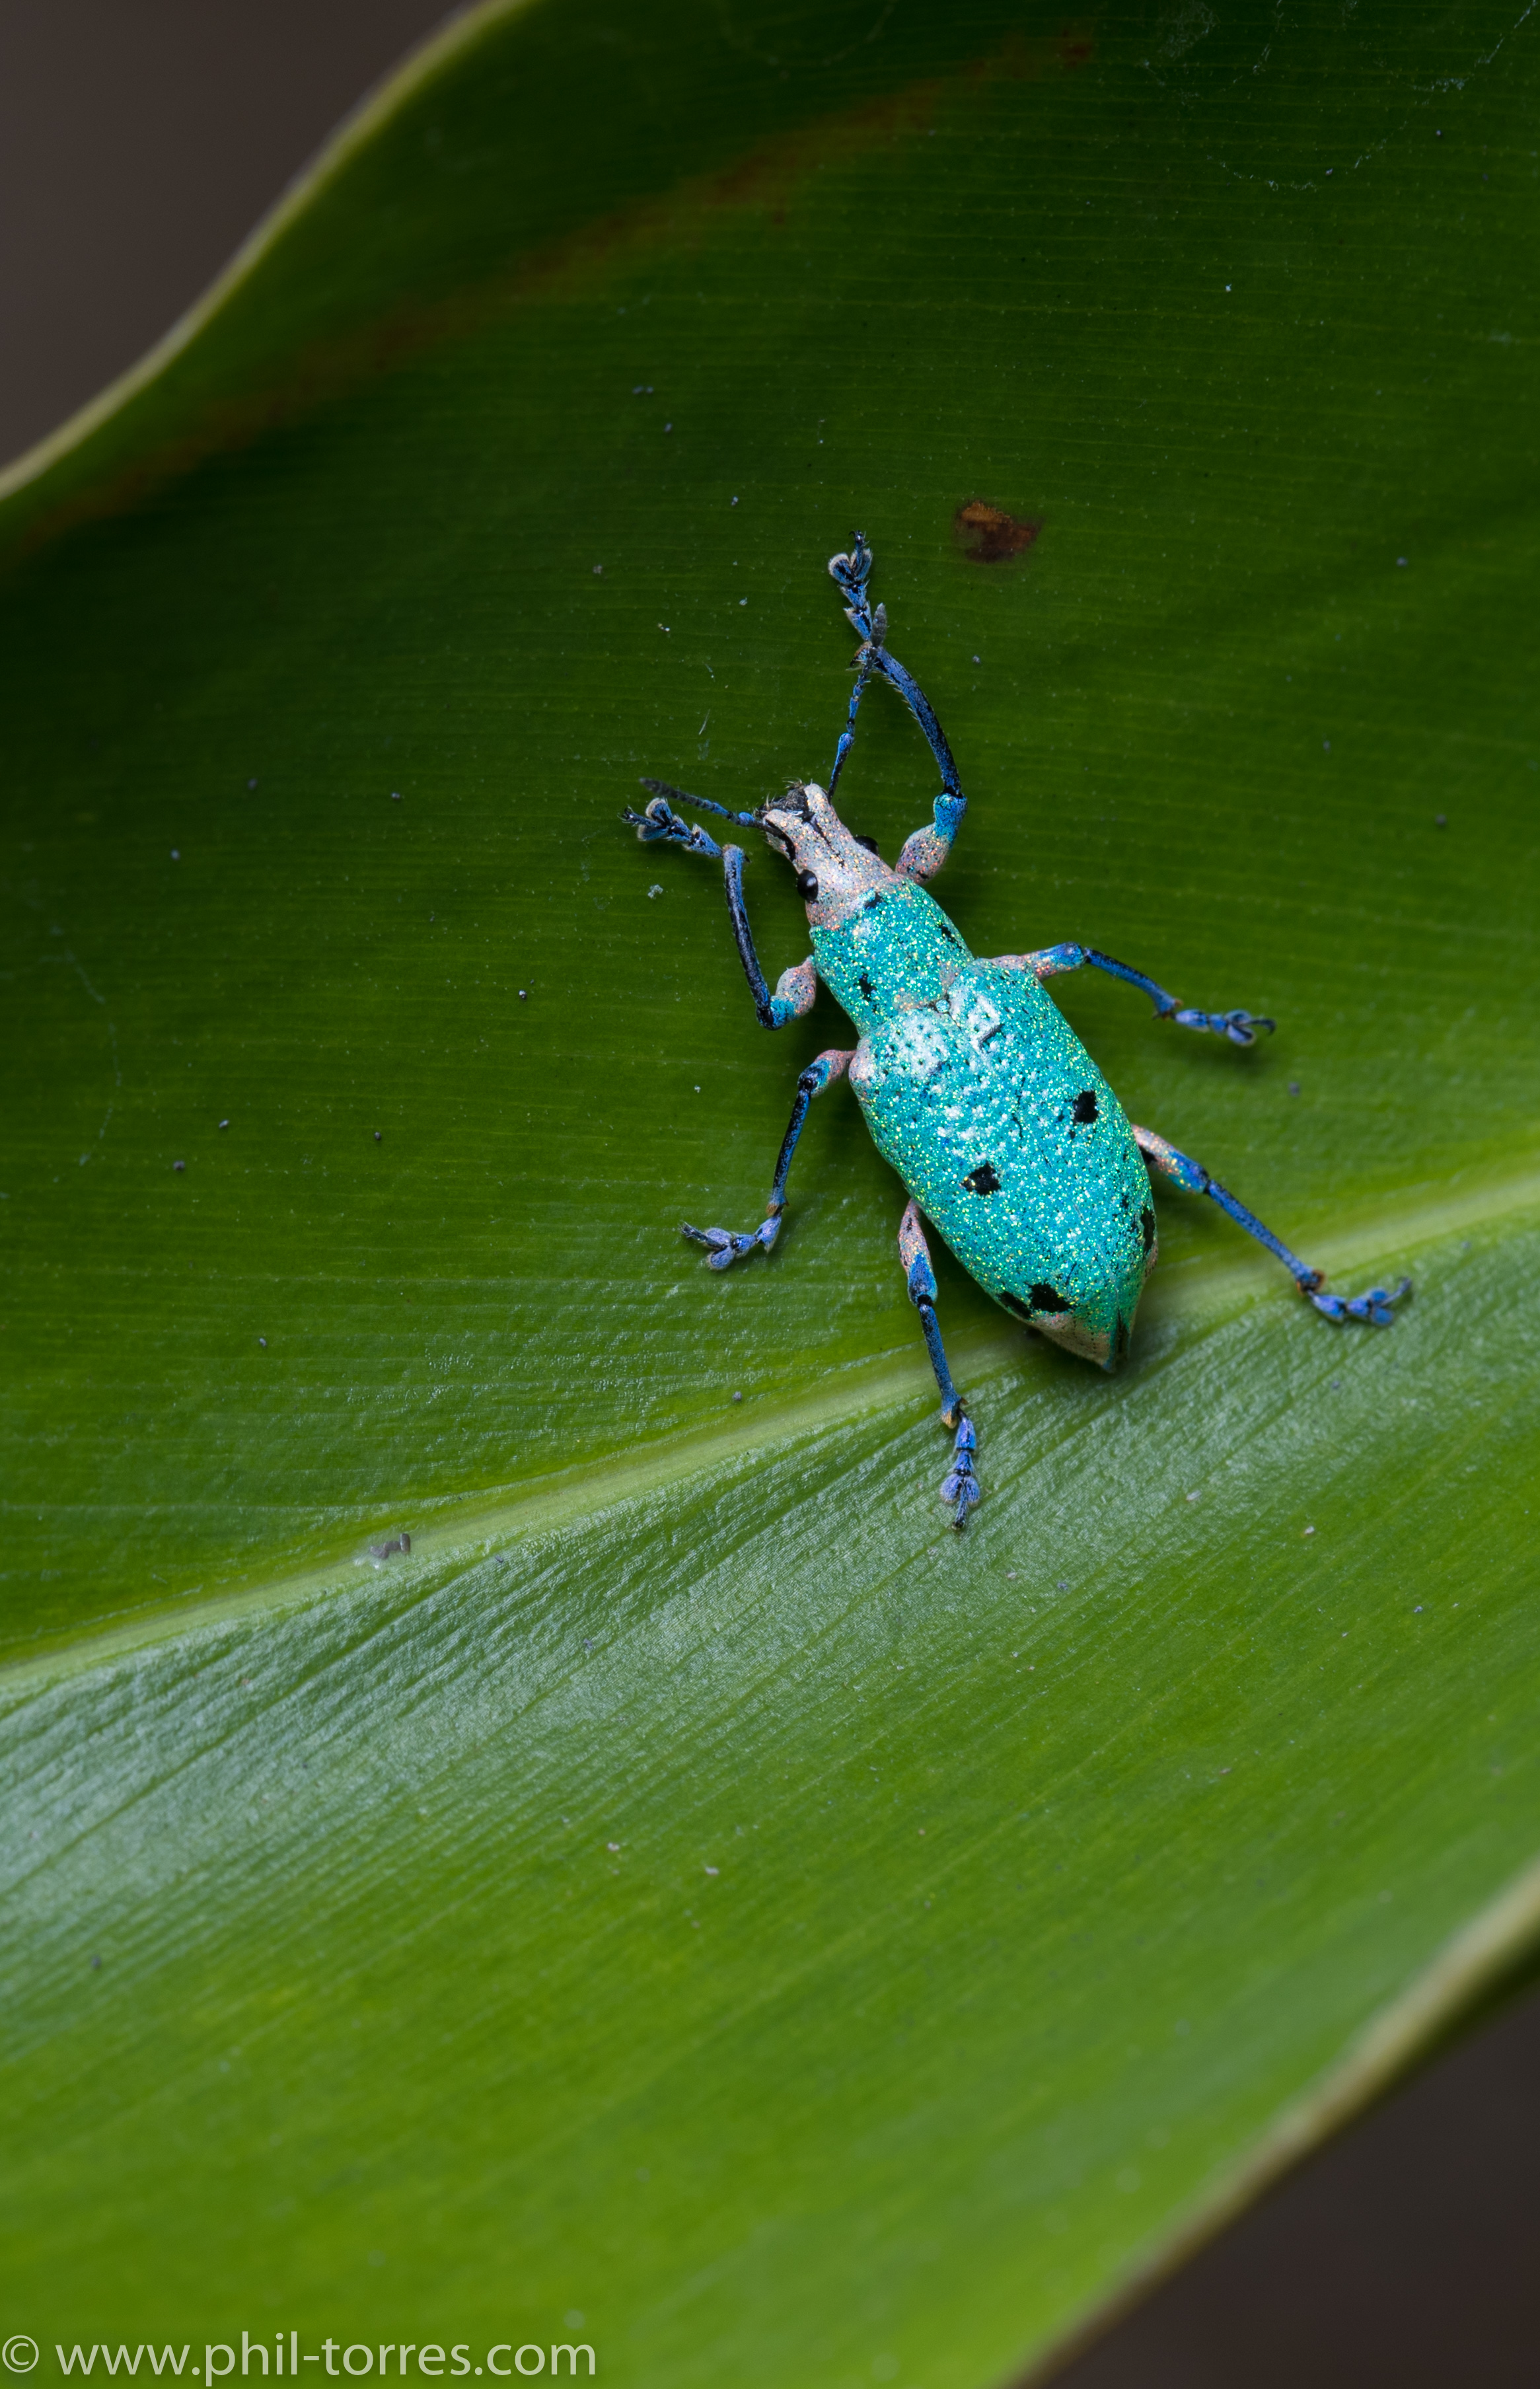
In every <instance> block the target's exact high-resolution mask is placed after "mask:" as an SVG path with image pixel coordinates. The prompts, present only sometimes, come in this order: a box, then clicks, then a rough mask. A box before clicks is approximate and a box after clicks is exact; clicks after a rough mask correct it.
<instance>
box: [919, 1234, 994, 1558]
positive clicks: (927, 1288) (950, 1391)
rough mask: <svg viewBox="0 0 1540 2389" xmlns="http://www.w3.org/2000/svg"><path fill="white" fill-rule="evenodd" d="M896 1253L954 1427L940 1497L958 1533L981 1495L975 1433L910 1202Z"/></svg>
mask: <svg viewBox="0 0 1540 2389" xmlns="http://www.w3.org/2000/svg"><path fill="white" fill-rule="evenodd" d="M898 1258H899V1259H900V1260H901V1261H902V1262H903V1265H904V1274H905V1276H906V1277H907V1278H908V1280H909V1298H910V1302H912V1303H913V1305H914V1308H915V1309H916V1310H917V1311H918V1312H919V1313H920V1325H921V1328H922V1330H923V1335H924V1338H925V1349H926V1351H927V1352H928V1353H929V1354H930V1360H931V1367H932V1368H933V1369H934V1370H935V1382H936V1385H937V1386H939V1388H940V1392H941V1424H942V1425H943V1426H946V1427H950V1428H952V1429H953V1430H954V1440H953V1444H952V1464H951V1467H950V1468H949V1469H948V1472H947V1476H946V1478H945V1480H944V1482H943V1484H942V1487H941V1499H942V1500H943V1501H949V1502H950V1503H951V1505H952V1508H953V1513H954V1514H953V1518H952V1524H953V1526H954V1527H956V1528H957V1531H958V1533H959V1534H961V1532H962V1529H963V1527H965V1526H966V1525H967V1523H968V1514H969V1512H970V1511H971V1510H973V1509H974V1506H975V1505H976V1504H977V1503H978V1502H979V1501H981V1500H982V1499H983V1493H982V1490H981V1488H980V1486H979V1481H978V1478H977V1477H976V1476H974V1452H975V1451H976V1450H978V1437H977V1436H976V1435H975V1434H974V1423H973V1421H972V1419H970V1418H969V1416H968V1414H967V1411H966V1408H965V1407H964V1404H963V1401H962V1397H961V1394H960V1393H959V1392H958V1390H957V1387H956V1386H954V1385H953V1383H952V1373H951V1371H950V1370H949V1369H948V1366H947V1352H946V1347H945V1346H944V1345H943V1343H942V1341H941V1330H940V1328H939V1327H938V1326H937V1325H936V1321H935V1271H934V1270H933V1269H932V1267H931V1253H930V1246H928V1245H927V1244H926V1242H925V1232H924V1230H923V1227H922V1226H921V1225H920V1214H919V1211H918V1210H917V1208H916V1207H915V1206H914V1204H912V1203H910V1207H909V1208H908V1210H907V1211H906V1212H905V1213H904V1216H903V1218H902V1219H901V1220H899V1222H898Z"/></svg>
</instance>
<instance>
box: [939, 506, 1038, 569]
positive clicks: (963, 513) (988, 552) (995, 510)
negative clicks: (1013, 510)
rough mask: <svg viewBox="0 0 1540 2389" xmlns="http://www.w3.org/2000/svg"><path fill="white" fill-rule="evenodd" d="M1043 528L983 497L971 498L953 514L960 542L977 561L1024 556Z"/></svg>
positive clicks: (995, 562)
mask: <svg viewBox="0 0 1540 2389" xmlns="http://www.w3.org/2000/svg"><path fill="white" fill-rule="evenodd" d="M1041 529H1042V524H1041V523H1035V522H1018V521H1017V520H1016V517H1015V516H1014V515H1008V514H1007V513H1006V511H1005V509H1004V507H1003V506H991V505H986V503H985V501H984V500H983V499H982V498H970V499H969V500H968V502H967V504H966V505H961V506H959V508H958V510H957V512H956V514H955V515H954V516H953V517H952V530H954V531H955V533H956V534H957V543H958V545H959V547H961V550H962V552H963V554H964V555H965V556H972V558H973V560H974V563H975V564H1004V563H1005V562H1007V560H1008V559H1009V558H1010V557H1011V556H1024V555H1025V552H1026V550H1027V549H1028V548H1029V547H1030V546H1031V544H1032V543H1033V541H1034V540H1035V539H1036V538H1037V533H1038V532H1039V531H1040V530H1041Z"/></svg>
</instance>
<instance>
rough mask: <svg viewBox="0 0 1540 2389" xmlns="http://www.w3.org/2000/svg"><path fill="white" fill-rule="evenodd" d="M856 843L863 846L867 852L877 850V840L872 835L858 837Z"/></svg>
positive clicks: (870, 852)
mask: <svg viewBox="0 0 1540 2389" xmlns="http://www.w3.org/2000/svg"><path fill="white" fill-rule="evenodd" d="M856 844H857V845H858V846H864V847H865V849H866V850H867V852H868V854H875V853H876V851H877V841H876V839H875V838H874V837H859V838H857V840H856Z"/></svg>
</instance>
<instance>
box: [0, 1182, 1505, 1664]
mask: <svg viewBox="0 0 1540 2389" xmlns="http://www.w3.org/2000/svg"><path fill="white" fill-rule="evenodd" d="M1536 1210H1540V1158H1536V1159H1534V1160H1532V1161H1530V1162H1528V1163H1527V1164H1526V1165H1525V1167H1524V1168H1523V1169H1521V1170H1517V1171H1515V1172H1513V1173H1512V1174H1511V1175H1507V1176H1504V1177H1501V1178H1484V1179H1482V1180H1480V1181H1479V1182H1476V1183H1474V1184H1463V1185H1458V1186H1457V1187H1455V1188H1450V1187H1448V1186H1445V1187H1443V1188H1440V1189H1439V1190H1437V1191H1436V1192H1435V1193H1433V1194H1428V1193H1426V1192H1424V1193H1423V1194H1421V1196H1420V1198H1419V1199H1413V1200H1409V1201H1406V1202H1404V1203H1402V1204H1394V1203H1392V1204H1381V1206H1379V1207H1378V1208H1377V1210H1376V1212H1375V1214H1374V1216H1373V1217H1372V1218H1371V1219H1365V1220H1360V1221H1356V1222H1355V1223H1353V1224H1352V1225H1348V1226H1344V1227H1343V1229H1341V1230H1340V1231H1339V1233H1337V1234H1336V1235H1334V1236H1329V1237H1326V1238H1324V1239H1316V1240H1314V1242H1313V1245H1312V1252H1313V1253H1318V1254H1319V1257H1320V1258H1321V1260H1322V1261H1323V1262H1324V1263H1325V1264H1326V1265H1327V1266H1328V1268H1329V1271H1330V1274H1331V1276H1332V1277H1333V1278H1334V1279H1339V1278H1341V1277H1342V1276H1343V1275H1344V1273H1351V1272H1353V1271H1360V1270H1366V1269H1367V1270H1372V1269H1374V1268H1375V1267H1376V1266H1379V1265H1389V1264H1390V1263H1392V1262H1394V1263H1396V1264H1397V1265H1399V1264H1401V1263H1403V1262H1404V1261H1406V1259H1408V1258H1410V1257H1411V1256H1412V1255H1414V1254H1416V1253H1417V1252H1419V1251H1425V1250H1427V1248H1428V1247H1429V1246H1433V1245H1436V1244H1439V1243H1441V1242H1443V1241H1444V1240H1445V1239H1446V1238H1448V1237H1450V1236H1454V1235H1458V1234H1462V1233H1470V1232H1473V1231H1476V1230H1479V1229H1483V1228H1491V1227H1493V1226H1494V1225H1496V1224H1498V1223H1505V1224H1506V1223H1508V1222H1509V1221H1517V1220H1520V1219H1521V1218H1523V1217H1524V1216H1525V1215H1526V1214H1529V1213H1531V1212H1534V1211H1536ZM1279 1292H1280V1288H1279V1277H1278V1272H1277V1270H1276V1268H1275V1266H1274V1264H1273V1263H1272V1262H1271V1261H1270V1260H1267V1259H1266V1258H1264V1257H1263V1256H1261V1255H1260V1254H1258V1255H1256V1256H1253V1255H1251V1254H1249V1253H1248V1254H1242V1255H1241V1257H1240V1258H1237V1259H1234V1260H1228V1261H1225V1262H1221V1263H1216V1262H1214V1261H1212V1260H1202V1261H1193V1262H1189V1263H1186V1264H1184V1265H1182V1266H1180V1267H1177V1268H1176V1269H1173V1270H1170V1271H1167V1272H1166V1274H1165V1277H1164V1278H1163V1277H1162V1276H1160V1275H1159V1274H1157V1275H1156V1277H1155V1278H1154V1280H1153V1281H1152V1287H1151V1292H1150V1295H1149V1296H1148V1297H1146V1315H1147V1316H1149V1317H1151V1318H1152V1319H1154V1320H1156V1321H1164V1322H1166V1323H1172V1322H1180V1323H1182V1324H1187V1325H1190V1324H1196V1323H1198V1322H1213V1321H1216V1320H1217V1319H1219V1318H1221V1317H1224V1316H1227V1315H1230V1314H1233V1313H1234V1312H1235V1311H1237V1310H1240V1309H1246V1308H1248V1307H1250V1306H1252V1305H1254V1304H1257V1303H1261V1302H1264V1301H1269V1300H1274V1299H1277V1298H1278V1297H1279ZM1343 1332H1344V1333H1345V1332H1352V1331H1349V1330H1344V1331H1343ZM951 1351H952V1360H953V1366H954V1370H955V1372H956V1373H957V1374H958V1375H960V1376H962V1377H964V1378H965V1379H967V1380H970V1381H972V1382H973V1383H974V1384H980V1383H986V1382H987V1381H988V1380H989V1379H990V1378H991V1377H994V1376H998V1375H999V1373H1000V1372H1001V1371H1003V1370H1005V1369H1007V1368H1011V1367H1012V1366H1017V1365H1019V1364H1020V1361H1021V1358H1022V1351H1023V1343H1022V1335H1021V1331H1020V1330H1019V1329H1016V1328H1013V1327H1003V1326H1002V1327H1001V1328H999V1330H994V1331H991V1332H990V1333H988V1334H985V1335H971V1336H960V1337H957V1338H956V1339H954V1341H953V1344H952V1348H951ZM932 1399H934V1389H933V1386H932V1382H931V1376H930V1370H929V1364H928V1363H927V1361H926V1360H925V1358H924V1354H923V1351H919V1350H917V1351H915V1352H913V1353H910V1354H906V1355H904V1356H903V1357H898V1356H897V1355H895V1354H888V1355H885V1356H881V1357H879V1358H878V1359H876V1360H874V1361H867V1362H863V1363H860V1364H858V1365H856V1366H854V1367H852V1368H850V1369H848V1370H846V1371H843V1372H842V1373H840V1375H839V1376H838V1377H837V1378H836V1379H833V1380H825V1381H824V1382H823V1383H822V1384H821V1385H819V1386H815V1387H813V1388H811V1389H810V1390H809V1391H808V1392H807V1393H805V1394H802V1395H799V1396H798V1397H796V1398H795V1399H791V1400H786V1399H783V1400H781V1401H780V1402H779V1403H776V1404H766V1405H764V1406H763V1407H759V1406H756V1407H752V1408H747V1407H745V1415H744V1416H743V1417H742V1418H741V1419H736V1420H734V1421H732V1423H731V1424H726V1425H723V1426H719V1427H715V1428H712V1429H709V1430H707V1431H706V1432H704V1433H703V1432H701V1431H700V1430H698V1429H697V1430H686V1431H684V1432H683V1433H680V1434H675V1435H671V1436H668V1437H663V1438H660V1439H659V1440H658V1441H656V1442H655V1443H650V1444H647V1445H645V1446H643V1448H642V1450H635V1449H632V1450H630V1451H626V1452H624V1453H622V1452H620V1451H614V1452H611V1453H609V1454H607V1455H605V1456H603V1457H601V1458H600V1459H599V1460H598V1461H597V1462H585V1463H582V1464H580V1465H579V1466H577V1467H573V1468H568V1469H564V1470H562V1471H560V1472H559V1473H558V1474H555V1475H553V1476H544V1477H538V1478H535V1479H534V1480H532V1481H531V1482H530V1483H529V1484H528V1485H527V1486H525V1487H523V1488H519V1489H518V1490H517V1491H515V1492H510V1490H509V1488H506V1487H501V1488H497V1490H496V1491H495V1492H493V1493H490V1494H488V1493H486V1492H479V1493H473V1494H466V1495H465V1496H463V1497H460V1498H451V1499H450V1500H447V1501H440V1502H439V1503H438V1504H436V1505H434V1506H435V1507H436V1508H437V1511H438V1515H437V1517H436V1518H431V1519H430V1523H429V1524H427V1525H426V1526H425V1527H422V1528H421V1529H420V1530H418V1529H415V1528H414V1531H413V1550H412V1556H411V1559H410V1560H409V1561H408V1562H407V1563H406V1565H405V1566H404V1567H401V1570H400V1573H401V1577H402V1578H403V1579H405V1580H407V1581H417V1582H419V1583H420V1582H422V1581H423V1580H424V1579H425V1578H426V1577H427V1576H428V1575H429V1574H435V1575H436V1574H438V1573H439V1572H440V1571H442V1570H444V1569H446V1568H451V1569H452V1568H454V1567H459V1566H465V1565H474V1564H476V1563H477V1561H479V1560H482V1559H486V1558H490V1556H492V1554H493V1552H495V1551H496V1550H497V1549H499V1548H500V1547H502V1546H504V1545H506V1544H507V1543H508V1542H510V1541H511V1540H515V1539H524V1538H527V1537H528V1536H531V1535H535V1534H540V1533H546V1532H550V1531H551V1530H552V1529H554V1528H556V1527H566V1526H570V1525H571V1523H572V1522H573V1521H574V1520H575V1519H577V1518H580V1517H582V1516H584V1515H591V1516H592V1515H597V1514H600V1513H602V1512H603V1511H605V1510H606V1509H610V1508H612V1507H614V1506H615V1505H616V1504H617V1503H618V1502H620V1501H628V1500H634V1499H635V1498H637V1497H638V1496H640V1495H643V1494H645V1493H651V1492H655V1491H656V1490H658V1489H659V1488H661V1487H664V1486H667V1485H671V1484H679V1483H681V1482H683V1481H684V1480H685V1479H687V1478H690V1477H695V1476H705V1475H708V1474H709V1473H710V1472H711V1471H712V1470H713V1469H714V1468H716V1467H718V1466H719V1465H721V1464H723V1463H729V1462H733V1461H738V1460H741V1459H743V1458H744V1457H745V1456H746V1455H747V1454H750V1453H752V1452H756V1451H762V1450H769V1449H770V1448H772V1447H777V1446H782V1445H784V1444H787V1443H789V1442H791V1441H793V1440H794V1439H795V1438H796V1437H800V1436H805V1435H808V1434H810V1433H814V1432H817V1431H819V1430H826V1429H827V1428H829V1427H831V1426H834V1425H837V1424H844V1423H846V1422H847V1421H850V1420H854V1419H857V1418H860V1417H862V1416H870V1415H871V1414H872V1413H873V1412H880V1411H884V1410H891V1411H895V1412H897V1411H900V1410H902V1409H905V1408H909V1407H913V1406H915V1405H918V1404H923V1403H926V1402H928V1401H930V1400H932ZM390 1507H391V1505H390V1504H389V1503H388V1502H381V1503H380V1505H379V1508H380V1513H381V1515H382V1516H383V1515H385V1514H388V1512H389V1510H390ZM446 1513H448V1514H447V1515H446ZM358 1565H359V1561H358V1559H357V1558H356V1557H350V1558H348V1559H346V1560H336V1559H334V1560H329V1561H325V1562H323V1563H321V1564H319V1565H315V1566H312V1567H308V1568H303V1569H298V1570H295V1571H293V1572H291V1573H288V1574H286V1575H283V1576H278V1577H274V1578H269V1579H267V1580H265V1581H264V1582H262V1583H261V1584H256V1585H247V1586H243V1587H240V1588H237V1589H235V1590H234V1591H229V1592H225V1593H220V1594H216V1595H215V1596H214V1597H213V1598H212V1599H210V1600H208V1601H200V1602H198V1603H196V1604H194V1603H186V1602H184V1603H182V1604H181V1605H179V1606H171V1605H158V1606H156V1607H153V1608H149V1607H146V1609H145V1610H143V1611H142V1612H140V1613H138V1614H137V1615H135V1616H134V1617H133V1618H131V1619H129V1620H127V1621H125V1622H123V1623H121V1624H119V1625H114V1626H108V1627H105V1628H101V1627H97V1628H93V1629H89V1630H87V1631H85V1632H82V1633H78V1634H75V1635H70V1634H62V1635H59V1636H57V1637H56V1638H54V1639H52V1640H51V1641H50V1642H48V1643H47V1644H46V1645H45V1646H44V1647H43V1648H41V1649H34V1650H32V1651H31V1652H29V1653H28V1654H26V1656H25V1657H24V1658H19V1659H15V1660H12V1661H10V1662H9V1663H8V1664H6V1665H5V1666H3V1667H0V1690H3V1691H4V1692H5V1693H6V1694H8V1695H13V1696H14V1695H16V1694H19V1693H24V1692H27V1691H30V1690H32V1689H33V1688H34V1687H36V1686H38V1685H41V1684H42V1683H45V1682H47V1681H52V1680H57V1678H59V1677H61V1676H64V1675H75V1674H78V1673H83V1672H86V1671H88V1670H89V1669H91V1668H93V1667H101V1666H105V1665H108V1664H109V1663H111V1662H112V1661H115V1660H117V1659H120V1658H122V1657H123V1656H125V1655H126V1654H128V1653H130V1652H133V1651H136V1650H139V1649H141V1648H143V1647H144V1646H145V1645H146V1644H148V1643H153V1642H163V1641H166V1640H168V1639H170V1638H171V1637H173V1636H179V1635H184V1634H200V1633H206V1632H208V1631H210V1630H211V1629H216V1628H219V1627H223V1626H226V1625H228V1624H230V1623H231V1622H232V1621H234V1620H235V1619H237V1618H247V1617H252V1616H261V1615H262V1614H263V1613H269V1614H271V1615H273V1616H278V1615H280V1614H281V1613H283V1612H284V1611H286V1610H291V1609H295V1608H299V1607H302V1606H304V1605H305V1604H306V1603H310V1602H312V1601H315V1600H320V1599H323V1598H325V1596H326V1595H327V1594H328V1593H331V1592H336V1591H340V1590H341V1588H342V1587H343V1586H344V1585H347V1584H352V1583H355V1582H356V1581H357V1578H356V1577H355V1576H354V1574H353V1570H354V1569H355V1568H356V1567H357V1566H358Z"/></svg>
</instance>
